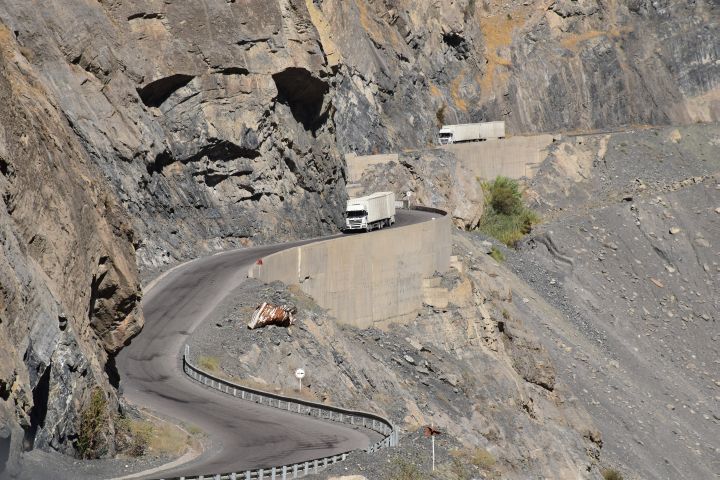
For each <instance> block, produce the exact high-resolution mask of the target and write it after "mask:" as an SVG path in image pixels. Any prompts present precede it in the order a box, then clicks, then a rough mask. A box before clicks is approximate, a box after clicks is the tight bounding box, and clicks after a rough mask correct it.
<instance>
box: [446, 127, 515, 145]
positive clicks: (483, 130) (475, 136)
mask: <svg viewBox="0 0 720 480" xmlns="http://www.w3.org/2000/svg"><path fill="white" fill-rule="evenodd" d="M493 138H505V122H485V123H463V124H460V125H443V126H442V128H441V129H440V132H439V133H438V142H439V143H440V145H450V144H452V143H460V142H481V141H483V140H489V139H493Z"/></svg>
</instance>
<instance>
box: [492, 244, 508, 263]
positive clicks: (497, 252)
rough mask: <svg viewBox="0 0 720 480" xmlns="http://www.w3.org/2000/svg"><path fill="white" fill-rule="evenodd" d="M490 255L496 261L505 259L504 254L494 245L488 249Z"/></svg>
mask: <svg viewBox="0 0 720 480" xmlns="http://www.w3.org/2000/svg"><path fill="white" fill-rule="evenodd" d="M490 256H491V257H492V258H494V259H495V261H496V262H498V263H500V262H504V261H505V255H503V253H502V252H501V251H500V250H498V249H497V248H495V247H492V248H491V249H490Z"/></svg>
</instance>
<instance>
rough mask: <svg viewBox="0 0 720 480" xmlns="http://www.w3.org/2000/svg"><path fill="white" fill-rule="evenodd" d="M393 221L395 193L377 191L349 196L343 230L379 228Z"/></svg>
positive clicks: (367, 230)
mask: <svg viewBox="0 0 720 480" xmlns="http://www.w3.org/2000/svg"><path fill="white" fill-rule="evenodd" d="M393 223H395V194H394V193H393V192H377V193H373V194H370V195H367V196H365V197H359V198H350V199H348V201H347V206H346V208H345V231H346V232H352V231H358V230H360V231H366V232H369V231H371V230H380V229H381V228H384V227H389V226H391V225H392V224H393Z"/></svg>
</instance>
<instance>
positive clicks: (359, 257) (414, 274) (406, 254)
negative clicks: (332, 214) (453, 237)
mask: <svg viewBox="0 0 720 480" xmlns="http://www.w3.org/2000/svg"><path fill="white" fill-rule="evenodd" d="M450 226H451V221H450V218H449V217H448V216H447V215H441V214H436V217H435V220H428V221H426V222H422V223H417V224H414V225H409V226H406V227H399V228H392V229H388V230H381V231H377V232H373V233H369V234H363V233H361V234H352V235H347V236H343V237H341V238H337V239H332V240H325V241H321V242H317V243H311V244H309V245H303V246H300V247H295V248H290V249H288V250H284V251H282V252H278V253H276V254H273V255H270V256H268V257H265V258H263V259H262V265H254V266H253V267H252V268H251V269H250V272H249V273H248V276H250V277H252V278H257V279H259V280H262V281H264V282H272V281H276V280H279V281H281V282H283V283H286V284H288V285H299V286H300V288H301V289H302V291H304V292H305V293H307V294H308V295H310V296H311V297H313V298H314V299H315V301H316V302H317V303H318V305H320V306H322V307H323V308H327V309H328V310H329V311H330V313H331V314H332V315H333V316H335V317H336V318H337V320H338V321H339V322H340V323H345V324H350V325H354V326H356V327H360V328H367V327H371V326H380V327H382V326H383V325H386V324H388V323H392V322H404V321H407V320H409V319H411V318H413V317H414V316H415V315H416V313H417V310H418V309H419V308H420V307H422V303H423V278H426V277H430V276H432V275H433V273H435V272H445V271H447V269H448V268H449V262H450V253H451V242H450ZM410 239H411V240H410Z"/></svg>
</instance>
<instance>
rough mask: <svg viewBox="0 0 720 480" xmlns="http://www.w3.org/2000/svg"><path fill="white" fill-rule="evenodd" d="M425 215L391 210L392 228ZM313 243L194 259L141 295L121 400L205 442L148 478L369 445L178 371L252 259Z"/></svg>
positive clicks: (361, 434) (364, 437)
mask: <svg viewBox="0 0 720 480" xmlns="http://www.w3.org/2000/svg"><path fill="white" fill-rule="evenodd" d="M432 216H433V214H428V213H424V212H416V211H398V213H397V223H396V225H395V227H393V228H398V227H402V226H403V225H409V224H413V223H419V222H423V221H426V220H428V219H430V218H431V217H432ZM372 234H374V233H371V234H370V235H372ZM329 238H332V237H329ZM323 240H324V239H323ZM312 241H317V239H316V240H306V241H301V242H294V243H287V244H281V245H272V246H265V247H254V248H247V249H242V250H234V251H230V252H224V253H221V254H217V255H214V256H210V257H204V258H200V259H197V260H194V261H191V262H188V263H186V264H184V265H182V266H180V267H178V268H176V269H174V270H171V271H170V272H168V273H167V274H166V275H165V276H163V277H161V278H160V279H158V280H157V281H156V282H155V283H154V285H153V286H152V287H151V289H150V290H149V291H148V292H146V294H145V297H144V299H143V310H144V313H145V327H144V329H143V331H142V332H141V333H140V334H139V335H138V336H137V337H136V338H134V339H133V340H132V342H131V344H130V345H129V346H127V347H126V348H124V349H123V350H122V351H121V352H120V354H119V355H118V357H117V367H118V371H119V373H120V378H121V379H122V381H121V388H122V390H123V394H124V396H125V398H126V399H127V400H128V401H129V402H130V403H132V404H135V405H137V406H139V407H145V408H148V409H150V410H153V411H156V412H160V413H161V414H163V415H165V416H169V417H172V418H174V419H176V420H179V421H182V422H185V423H186V424H190V425H194V426H196V427H198V428H200V429H202V430H203V431H204V432H205V433H206V434H207V435H208V438H209V442H208V444H209V445H208V448H207V449H206V451H205V452H204V453H203V454H202V455H200V456H199V457H198V458H196V459H194V460H192V461H190V462H189V463H187V464H185V465H181V466H178V467H173V468H171V469H168V470H163V471H161V472H154V473H153V476H154V477H155V478H157V477H158V476H164V477H173V476H190V475H200V474H204V475H208V474H211V473H219V472H230V471H240V470H245V469H251V468H260V467H269V466H273V465H281V464H287V463H291V462H301V461H305V460H309V459H313V458H318V457H323V456H328V455H333V454H337V453H341V452H345V451H349V450H354V449H362V448H366V447H367V445H368V444H369V442H370V439H371V438H372V439H373V440H376V438H375V437H372V435H373V432H370V431H360V430H356V429H352V428H348V427H347V426H344V425H341V424H336V423H332V422H327V421H321V420H317V419H313V418H311V417H305V416H300V415H296V414H292V413H288V412H283V411H280V410H277V409H274V408H270V407H264V406H261V405H257V404H254V403H251V402H244V401H240V400H238V399H236V398H232V397H229V396H227V395H224V394H222V393H220V392H217V391H214V390H209V389H207V388H204V387H202V386H200V385H199V384H197V383H195V382H193V381H192V380H190V379H189V378H188V377H186V376H185V375H184V374H183V372H182V370H181V363H180V362H181V360H180V359H181V357H180V352H181V349H182V348H183V346H184V345H185V343H186V342H187V339H188V337H189V336H190V335H191V333H192V332H193V331H194V330H195V328H197V327H198V325H200V324H201V323H202V322H203V321H204V320H205V319H207V318H208V317H210V316H211V314H212V312H213V310H214V309H215V308H216V307H217V306H218V305H219V304H220V303H221V302H222V301H223V299H224V298H225V297H226V296H227V295H228V294H230V292H232V291H233V290H234V289H235V288H236V287H237V286H238V285H239V284H240V283H242V282H243V281H245V279H246V275H247V271H248V269H249V268H250V266H251V265H252V264H253V263H254V262H255V261H256V260H257V259H258V258H261V257H264V256H267V255H269V254H272V253H275V252H277V251H280V250H283V249H286V248H290V247H293V246H297V245H302V244H306V243H311V242H312Z"/></svg>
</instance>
